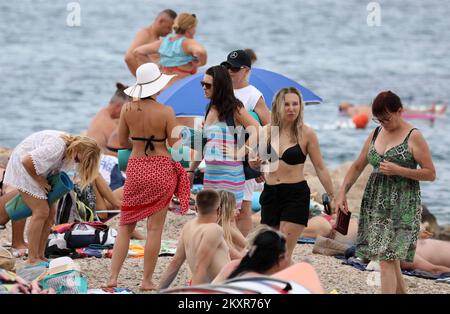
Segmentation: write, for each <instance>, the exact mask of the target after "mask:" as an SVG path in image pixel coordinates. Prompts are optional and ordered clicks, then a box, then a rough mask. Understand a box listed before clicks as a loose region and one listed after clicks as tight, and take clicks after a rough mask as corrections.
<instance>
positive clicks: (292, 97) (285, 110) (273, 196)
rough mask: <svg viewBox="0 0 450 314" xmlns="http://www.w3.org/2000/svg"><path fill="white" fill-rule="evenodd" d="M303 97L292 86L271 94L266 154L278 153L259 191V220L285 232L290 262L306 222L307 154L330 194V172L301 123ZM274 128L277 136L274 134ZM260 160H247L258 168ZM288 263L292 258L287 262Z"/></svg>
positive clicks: (311, 134)
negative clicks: (272, 96)
mask: <svg viewBox="0 0 450 314" xmlns="http://www.w3.org/2000/svg"><path fill="white" fill-rule="evenodd" d="M303 108H304V103H303V98H302V95H301V94H300V92H299V91H298V90H297V89H296V88H293V87H289V88H283V89H281V90H280V91H278V93H277V94H276V95H275V97H274V101H273V104H272V113H271V122H270V124H269V125H268V126H267V131H268V132H267V133H268V134H269V136H268V141H267V143H270V144H268V145H267V148H268V153H269V154H270V155H271V156H273V155H276V156H280V157H278V158H273V159H271V160H269V162H270V164H269V165H268V166H267V167H263V168H262V169H261V170H262V171H263V172H264V178H265V181H266V183H265V184H264V190H263V192H262V193H261V197H260V200H259V202H260V204H261V223H262V224H266V225H269V226H271V227H274V228H277V229H279V230H280V231H281V232H282V233H284V234H285V235H286V243H287V257H288V259H289V261H291V257H292V252H293V251H294V247H295V244H296V243H297V240H298V238H299V237H300V235H301V234H302V232H303V229H304V228H305V227H306V226H307V224H308V218H309V201H310V190H309V187H308V184H307V182H306V180H305V178H304V175H303V168H304V163H305V160H306V156H307V155H309V156H310V158H311V161H312V163H313V165H314V169H315V170H316V173H317V176H318V177H319V180H320V182H321V183H322V185H323V186H324V188H325V191H326V192H327V193H328V194H329V195H330V196H331V197H333V195H334V194H333V184H332V181H331V178H330V174H329V172H328V170H327V168H326V167H325V164H324V162H323V159H322V155H321V154H320V146H319V141H318V139H317V136H316V134H315V132H314V130H313V129H312V128H310V127H308V126H306V125H304V123H303ZM275 127H277V128H278V132H279V136H271V135H272V134H275V133H276V132H275V133H274V131H275V129H274V128H275ZM272 150H273V151H272ZM261 163H262V162H261V160H260V159H258V160H257V161H254V162H251V163H250V164H251V166H252V167H255V168H259V167H260V166H261ZM291 262H292V261H291Z"/></svg>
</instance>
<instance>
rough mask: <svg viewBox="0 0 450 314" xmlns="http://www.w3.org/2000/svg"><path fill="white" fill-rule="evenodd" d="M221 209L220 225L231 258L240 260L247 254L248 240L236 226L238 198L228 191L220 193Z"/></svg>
mask: <svg viewBox="0 0 450 314" xmlns="http://www.w3.org/2000/svg"><path fill="white" fill-rule="evenodd" d="M219 196H220V207H219V220H218V224H219V225H220V226H221V227H222V228H223V234H224V237H225V241H226V242H227V244H228V247H229V248H230V258H231V259H232V260H233V259H240V258H242V257H243V256H244V254H245V248H246V246H247V240H245V237H244V236H243V235H242V233H241V232H240V231H239V229H238V228H237V226H236V215H238V213H239V211H238V210H237V209H236V197H234V194H233V193H231V192H227V191H222V190H221V191H219Z"/></svg>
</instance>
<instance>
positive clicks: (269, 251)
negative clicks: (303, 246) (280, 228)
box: [228, 230, 286, 279]
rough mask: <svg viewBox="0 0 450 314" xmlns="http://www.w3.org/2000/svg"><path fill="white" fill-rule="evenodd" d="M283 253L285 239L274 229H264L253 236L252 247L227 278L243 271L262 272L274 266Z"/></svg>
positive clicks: (284, 251)
mask: <svg viewBox="0 0 450 314" xmlns="http://www.w3.org/2000/svg"><path fill="white" fill-rule="evenodd" d="M284 253H286V239H285V238H284V237H283V236H282V235H280V234H279V233H278V232H276V231H274V230H265V231H263V232H261V233H260V234H258V235H257V236H256V237H255V239H254V241H253V245H252V247H251V248H250V250H249V251H248V252H247V254H246V255H245V256H244V258H242V260H241V262H240V263H239V265H238V266H237V267H236V269H235V270H234V271H233V272H232V273H231V274H230V276H228V279H231V278H234V277H237V276H238V275H240V274H242V273H244V272H257V273H262V274H263V273H265V272H267V271H268V270H269V269H271V268H272V267H273V266H276V265H277V264H278V262H279V260H280V256H281V255H283V254H284Z"/></svg>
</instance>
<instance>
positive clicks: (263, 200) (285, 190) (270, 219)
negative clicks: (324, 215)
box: [259, 181, 311, 227]
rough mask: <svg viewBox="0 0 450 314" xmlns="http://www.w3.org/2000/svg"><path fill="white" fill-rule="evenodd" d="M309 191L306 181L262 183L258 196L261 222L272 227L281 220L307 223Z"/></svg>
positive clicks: (300, 223)
mask: <svg viewBox="0 0 450 314" xmlns="http://www.w3.org/2000/svg"><path fill="white" fill-rule="evenodd" d="M310 194H311V191H310V189H309V187H308V184H307V182H306V181H301V182H298V183H281V184H276V185H268V184H264V190H263V192H262V193H261V197H260V198H259V203H260V204H261V223H262V224H265V225H269V226H272V227H275V226H279V225H280V222H281V221H286V222H292V223H295V224H299V225H304V226H307V225H308V218H309V202H310Z"/></svg>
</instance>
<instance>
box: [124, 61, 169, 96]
mask: <svg viewBox="0 0 450 314" xmlns="http://www.w3.org/2000/svg"><path fill="white" fill-rule="evenodd" d="M174 76H176V75H167V74H163V73H161V71H160V70H159V68H158V66H157V65H156V64H154V63H144V64H142V65H141V66H139V68H137V70H136V84H134V85H132V86H130V87H128V88H127V89H125V90H124V93H125V94H127V95H128V96H130V97H133V98H139V99H140V98H145V97H149V96H153V95H155V94H157V93H158V92H159V91H161V90H162V89H163V88H164V87H165V86H166V85H167V83H169V81H170V80H171V79H172V78H173V77H174Z"/></svg>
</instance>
